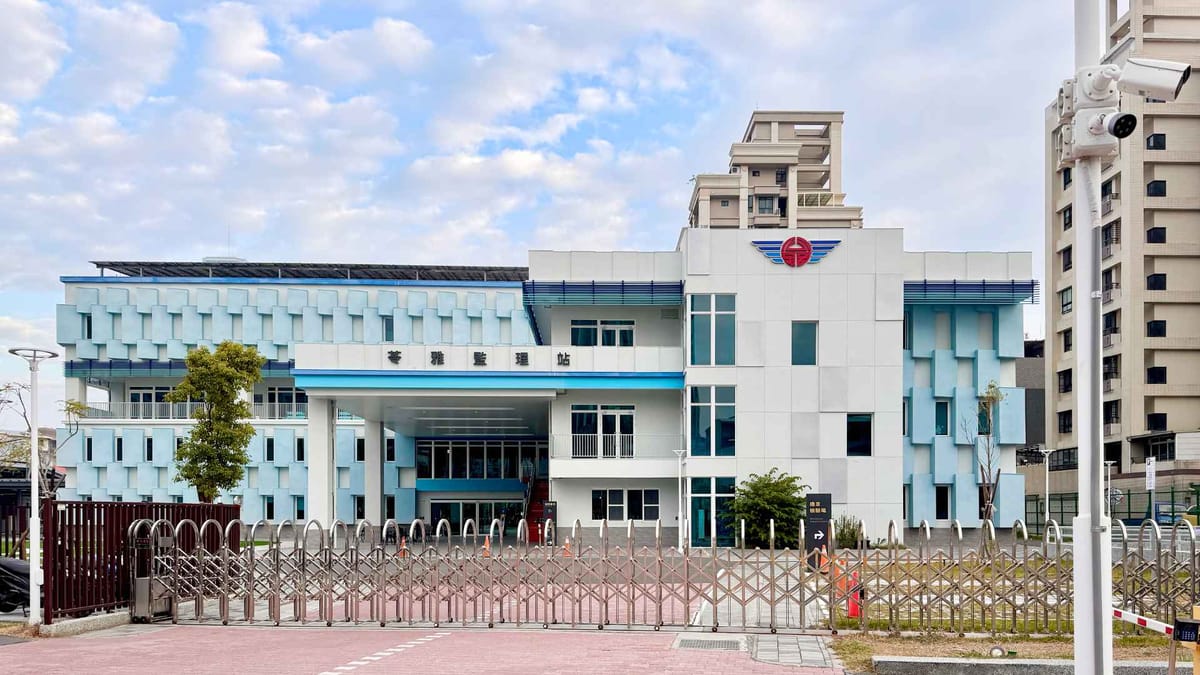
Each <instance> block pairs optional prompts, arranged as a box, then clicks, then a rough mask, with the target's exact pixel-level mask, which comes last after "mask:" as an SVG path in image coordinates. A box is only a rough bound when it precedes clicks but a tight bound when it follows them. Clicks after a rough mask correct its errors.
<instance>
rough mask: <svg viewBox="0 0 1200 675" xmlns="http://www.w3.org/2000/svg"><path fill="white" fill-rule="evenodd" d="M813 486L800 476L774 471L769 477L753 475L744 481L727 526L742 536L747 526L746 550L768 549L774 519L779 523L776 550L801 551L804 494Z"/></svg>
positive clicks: (728, 517)
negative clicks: (755, 547)
mask: <svg viewBox="0 0 1200 675" xmlns="http://www.w3.org/2000/svg"><path fill="white" fill-rule="evenodd" d="M808 489H809V486H808V485H804V484H802V483H801V482H800V477H799V476H791V475H788V474H786V473H781V472H780V471H779V469H771V471H770V472H768V473H767V474H765V475H759V474H756V473H752V474H750V478H748V479H746V480H745V481H742V484H741V485H739V486H738V488H737V492H736V494H735V495H734V498H733V504H732V506H731V507H730V509H729V513H728V514H727V515H726V516H725V518H726V522H727V524H729V525H730V526H731V527H733V529H734V531H735V532H737V533H738V534H741V522H742V521H743V520H744V521H745V522H746V541H745V545H746V546H759V547H762V548H766V547H768V546H770V542H771V525H770V522H771V519H772V518H773V519H775V548H777V549H780V548H785V547H786V548H793V549H795V548H797V547H798V546H799V545H800V542H799V541H797V540H798V537H799V534H800V519H801V518H803V517H804V507H805V499H804V491H805V490H808Z"/></svg>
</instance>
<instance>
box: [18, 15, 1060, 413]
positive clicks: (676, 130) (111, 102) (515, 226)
mask: <svg viewBox="0 0 1200 675" xmlns="http://www.w3.org/2000/svg"><path fill="white" fill-rule="evenodd" d="M0 16H4V17H5V20H4V21H3V22H0V44H3V45H5V46H6V48H5V49H0V232H3V234H4V242H5V245H4V246H3V247H0V345H3V346H5V347H7V346H9V345H11V344H17V343H30V342H32V343H35V344H52V343H53V342H54V340H53V315H54V304H55V303H56V302H58V301H60V299H61V293H62V292H61V288H60V287H59V284H58V281H57V280H58V277H59V276H60V275H62V274H86V273H89V272H90V271H91V270H92V268H91V266H90V265H88V263H87V261H88V260H95V259H155V260H179V259H196V258H199V257H201V256H205V255H226V254H230V253H231V254H233V255H238V256H242V257H246V258H251V259H255V260H271V261H289V260H307V261H348V262H381V263H414V262H416V263H458V264H470V263H481V264H482V263H500V264H524V262H525V251H526V250H527V249H528V248H531V247H537V248H559V249H565V248H584V249H604V248H614V247H622V248H637V249H670V248H672V247H673V246H674V244H675V240H676V237H677V233H678V230H679V228H680V227H682V226H683V225H684V223H685V219H686V207H687V199H688V195H689V193H690V184H689V182H688V179H689V178H690V177H691V176H692V175H693V174H696V173H702V172H711V171H718V172H719V171H724V169H725V167H726V165H727V154H726V153H727V151H728V145H729V143H730V142H731V141H733V140H734V139H735V138H736V137H737V136H739V135H740V134H741V131H742V129H743V128H744V125H745V121H746V119H747V116H748V115H749V114H750V112H751V111H752V110H753V109H754V108H756V107H758V108H762V109H779V108H787V109H817V110H829V109H832V110H844V111H845V113H846V129H845V148H846V161H845V176H844V183H845V188H844V189H845V191H846V192H847V194H848V200H849V201H850V202H852V203H855V204H861V205H862V206H863V207H864V219H865V222H866V225H867V226H868V227H895V226H902V227H904V228H905V229H906V234H905V241H906V246H907V247H908V248H909V249H911V250H916V249H926V248H928V249H950V250H962V249H993V250H1032V251H1035V269H1036V270H1037V272H1038V274H1039V276H1040V274H1041V254H1040V251H1039V249H1040V246H1041V240H1042V208H1043V201H1044V190H1043V187H1042V171H1043V165H1044V148H1043V138H1042V128H1043V123H1044V122H1043V119H1044V116H1043V110H1044V108H1045V105H1046V104H1047V103H1048V102H1049V101H1050V99H1051V98H1052V97H1053V95H1054V93H1055V91H1056V90H1057V86H1058V84H1059V82H1060V81H1061V80H1062V79H1063V78H1064V77H1066V76H1068V75H1069V72H1070V69H1071V68H1070V66H1071V48H1070V39H1071V30H1070V24H1071V16H1070V3H1067V2H1046V1H1045V0H1009V1H1007V2H983V1H974V0H972V1H970V2H962V1H961V0H917V1H912V2H903V1H896V0H845V1H842V2H836V3H835V2H805V1H803V0H747V1H745V2H739V3H730V2H724V1H720V0H717V1H712V2H709V1H706V0H688V1H686V2H685V1H683V0H680V1H679V2H666V1H662V2H636V3H635V2H617V3H600V2H593V1H585V0H553V1H551V0H546V1H541V0H511V1H502V0H461V1H457V2H454V1H450V0H446V1H443V2H416V1H413V2H404V1H402V0H394V1H389V0H378V1H375V2H344V1H337V2H321V0H293V1H289V0H269V1H267V2H260V3H245V4H243V3H237V2H224V3H201V2H179V1H171V2H168V1H165V0H164V1H161V2H145V3H138V2H123V3H97V2H91V1H88V0H73V1H70V2H64V3H47V2H38V1H35V0H0ZM227 242H228V244H227ZM1041 323H1042V321H1041V310H1040V308H1035V309H1034V310H1032V311H1030V312H1027V330H1028V331H1029V332H1030V333H1033V334H1034V335H1037V336H1040V335H1041V332H1042V329H1041ZM23 377H24V374H23V366H22V365H21V363H20V362H18V361H16V360H15V359H7V358H4V359H0V380H3V381H8V380H13V379H18V378H23ZM45 381H46V383H47V385H48V386H47V387H46V395H45V396H43V397H42V398H43V400H44V401H45V403H44V405H43V410H48V411H49V412H48V413H47V415H44V416H43V421H44V422H46V423H52V422H53V420H54V419H55V415H54V408H55V406H56V404H55V401H58V400H60V399H61V398H62V383H61V374H60V372H56V371H54V370H53V369H51V370H49V371H47V375H46V378H45ZM5 423H8V424H9V425H11V420H0V426H4V425H5Z"/></svg>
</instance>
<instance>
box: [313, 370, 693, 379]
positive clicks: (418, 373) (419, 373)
mask: <svg viewBox="0 0 1200 675" xmlns="http://www.w3.org/2000/svg"><path fill="white" fill-rule="evenodd" d="M292 374H293V375H369V376H371V377H392V376H396V375H402V376H413V377H441V376H451V377H484V376H488V375H491V376H502V377H631V378H638V377H682V376H683V373H677V372H673V371H670V370H666V371H637V370H631V371H596V370H592V371H568V372H556V371H552V370H516V371H495V370H483V371H480V370H344V369H329V370H325V369H320V368H295V369H293V370H292Z"/></svg>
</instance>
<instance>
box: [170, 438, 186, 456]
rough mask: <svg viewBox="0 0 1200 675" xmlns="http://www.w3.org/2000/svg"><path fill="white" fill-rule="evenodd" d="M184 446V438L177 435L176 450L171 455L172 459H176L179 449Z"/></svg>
mask: <svg viewBox="0 0 1200 675" xmlns="http://www.w3.org/2000/svg"><path fill="white" fill-rule="evenodd" d="M182 447H183V438H182V437H179V436H176V437H175V452H174V453H173V454H172V455H171V460H172V461H174V460H175V458H176V457H177V456H178V455H179V449H180V448H182Z"/></svg>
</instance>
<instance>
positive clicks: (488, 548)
mask: <svg viewBox="0 0 1200 675" xmlns="http://www.w3.org/2000/svg"><path fill="white" fill-rule="evenodd" d="M483 557H485V558H490V557H492V535H490V534H489V535H487V536H486V537H484V538H483Z"/></svg>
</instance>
